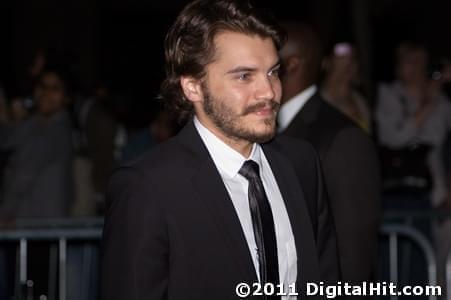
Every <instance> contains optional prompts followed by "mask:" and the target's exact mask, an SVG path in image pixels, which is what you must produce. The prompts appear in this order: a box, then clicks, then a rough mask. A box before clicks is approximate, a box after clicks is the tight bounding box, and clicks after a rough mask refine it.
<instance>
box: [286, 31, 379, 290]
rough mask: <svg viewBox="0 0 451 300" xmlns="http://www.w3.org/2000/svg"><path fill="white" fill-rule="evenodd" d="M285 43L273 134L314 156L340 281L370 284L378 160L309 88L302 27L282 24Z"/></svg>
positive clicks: (316, 55)
mask: <svg viewBox="0 0 451 300" xmlns="http://www.w3.org/2000/svg"><path fill="white" fill-rule="evenodd" d="M284 27H285V29H286V31H287V35H288V41H287V43H286V44H285V45H284V47H283V48H282V50H281V51H280V54H281V58H282V61H283V64H284V70H285V72H284V75H283V78H282V86H283V98H282V108H281V110H280V112H279V116H278V121H279V128H278V130H279V132H281V133H283V134H284V135H288V136H292V137H296V138H304V139H307V140H308V141H310V142H311V143H312V144H313V146H314V147H315V149H316V150H317V151H318V153H319V155H320V160H321V164H322V168H323V173H324V178H325V183H326V188H327V191H328V194H329V199H330V205H331V210H332V216H333V218H334V221H335V227H336V232H337V241H338V253H339V260H340V268H341V274H342V280H343V281H347V282H361V281H365V280H369V279H371V275H372V271H373V265H374V263H375V251H376V239H377V230H378V225H379V217H380V208H379V181H380V180H379V170H378V159H377V154H376V151H375V147H374V146H373V143H372V141H371V140H370V138H369V137H368V136H367V135H366V134H365V133H364V132H363V131H362V130H360V129H359V128H358V127H357V126H356V125H355V124H354V123H353V122H351V120H350V119H348V118H347V117H346V116H345V115H343V114H342V113H341V112H339V111H338V110H336V109H335V108H334V107H332V106H331V105H329V104H328V103H326V102H325V100H324V99H323V98H322V96H321V94H320V93H319V91H318V88H317V86H316V85H315V82H316V81H317V79H318V74H319V72H320V68H321V60H322V55H321V52H322V51H321V43H320V40H319V37H318V35H317V34H316V33H315V31H314V30H313V29H312V28H311V27H310V26H308V25H305V24H297V23H287V24H284Z"/></svg>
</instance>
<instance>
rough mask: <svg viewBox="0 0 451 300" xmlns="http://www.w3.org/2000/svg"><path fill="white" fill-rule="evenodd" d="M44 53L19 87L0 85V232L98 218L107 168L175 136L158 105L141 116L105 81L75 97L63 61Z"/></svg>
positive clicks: (125, 96)
mask: <svg viewBox="0 0 451 300" xmlns="http://www.w3.org/2000/svg"><path fill="white" fill-rule="evenodd" d="M49 53H51V52H46V51H38V52H37V53H36V56H35V59H34V61H33V63H32V65H31V66H30V67H29V69H28V74H26V75H27V76H24V82H21V83H19V84H17V86H19V87H20V88H14V89H9V88H8V87H6V86H1V85H0V178H1V185H0V187H1V193H0V222H1V224H2V226H13V225H14V221H15V220H16V219H17V218H26V217H32V218H37V217H47V218H49V217H55V218H59V217H68V216H96V215H102V214H103V198H104V192H105V190H106V185H107V182H108V178H109V176H110V173H111V171H112V170H113V169H114V167H115V166H117V165H119V164H122V163H124V162H127V161H129V160H133V159H134V158H135V157H137V156H139V155H140V154H141V153H142V152H144V151H146V150H147V149H149V148H151V147H152V146H154V145H155V144H157V143H159V142H162V141H164V140H166V139H168V138H169V137H171V136H172V135H174V134H175V133H176V132H177V130H178V125H177V124H176V123H175V122H174V120H173V118H172V116H171V115H170V114H169V113H168V112H166V111H165V110H164V109H163V106H162V105H160V103H158V101H153V102H154V103H150V105H147V106H145V107H148V108H150V109H149V110H151V111H148V112H142V111H141V112H140V111H138V110H137V109H135V107H134V106H136V105H135V103H136V101H133V99H132V97H133V96H132V95H131V94H130V93H126V92H124V91H118V90H117V89H116V88H115V87H114V85H113V84H112V83H111V82H110V81H108V80H103V81H99V82H98V83H97V84H96V86H95V87H94V88H93V89H92V91H90V93H83V92H81V91H80V90H78V89H77V84H76V80H75V79H74V78H75V77H74V74H73V73H72V72H71V71H70V68H68V67H67V65H66V64H65V63H64V60H61V59H54V58H53V57H51V56H50V55H49ZM143 100H145V101H149V102H150V101H152V99H143Z"/></svg>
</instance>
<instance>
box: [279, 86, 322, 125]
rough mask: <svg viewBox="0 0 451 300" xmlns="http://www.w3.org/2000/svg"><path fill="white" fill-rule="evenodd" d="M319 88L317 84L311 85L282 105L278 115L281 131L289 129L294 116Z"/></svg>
mask: <svg viewBox="0 0 451 300" xmlns="http://www.w3.org/2000/svg"><path fill="white" fill-rule="evenodd" d="M317 90H318V88H317V87H316V85H311V86H309V87H308V88H306V89H305V90H303V91H302V92H300V93H299V94H297V95H296V96H294V97H293V98H291V99H290V100H288V101H287V102H285V104H283V105H282V107H281V108H280V110H279V115H278V117H277V121H278V125H279V126H278V128H277V130H278V131H279V132H282V131H284V130H285V129H287V127H288V125H290V123H291V121H293V119H294V117H295V116H296V115H297V114H298V112H299V111H300V110H301V109H302V107H304V105H305V103H306V102H307V100H308V99H310V97H312V96H313V95H314V94H315V93H316V91H317Z"/></svg>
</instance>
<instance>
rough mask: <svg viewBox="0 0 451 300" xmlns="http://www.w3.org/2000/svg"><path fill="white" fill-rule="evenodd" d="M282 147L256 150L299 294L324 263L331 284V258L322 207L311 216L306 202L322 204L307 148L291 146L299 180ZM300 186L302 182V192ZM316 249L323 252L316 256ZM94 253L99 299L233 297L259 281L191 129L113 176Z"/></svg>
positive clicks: (211, 164) (313, 158) (274, 145)
mask: <svg viewBox="0 0 451 300" xmlns="http://www.w3.org/2000/svg"><path fill="white" fill-rule="evenodd" d="M284 143H286V142H282V143H278V142H276V141H275V142H272V143H271V144H268V145H264V146H263V151H264V153H265V156H266V157H267V159H268V161H269V163H270V165H271V168H272V171H273V173H274V175H275V178H276V180H277V183H278V185H279V188H280V191H281V193H282V196H283V199H284V201H285V205H286V208H287V211H288V216H289V219H290V222H291V226H292V230H293V234H294V238H295V244H296V248H297V257H298V266H297V267H298V280H297V284H298V286H299V287H301V288H302V289H303V288H304V287H305V283H306V282H309V281H315V282H317V281H318V280H320V278H321V275H320V263H319V261H320V260H322V261H324V262H325V265H326V266H325V267H323V268H322V270H326V269H327V268H328V267H331V269H330V270H329V271H330V272H331V273H330V275H329V276H334V273H333V272H334V271H335V270H334V269H333V268H334V261H335V262H336V256H335V257H334V255H336V252H335V253H334V247H335V245H334V244H333V242H334V240H333V239H330V237H329V236H328V235H330V234H332V232H331V230H332V228H331V226H330V225H331V224H330V222H329V219H328V217H327V211H324V206H322V205H316V208H314V209H317V212H316V213H313V212H311V211H310V213H309V211H308V210H309V208H308V206H307V204H306V201H310V202H312V203H323V200H321V199H318V198H319V197H323V194H322V193H321V192H320V191H321V190H322V187H321V182H320V172H319V170H318V164H317V159H316V153H315V152H314V149H313V147H312V146H311V145H309V144H308V143H306V142H299V143H298V144H297V146H296V147H298V148H299V151H300V152H301V153H303V157H304V159H303V161H302V163H303V164H304V165H303V170H304V171H303V172H301V173H299V174H300V176H301V177H303V178H299V179H298V177H296V175H295V171H294V170H293V167H292V164H291V162H289V161H288V160H287V159H286V158H285V157H284V156H283V155H282V154H281V153H282V151H283V144H284ZM299 180H300V181H301V182H302V181H304V182H305V186H303V187H302V188H301V186H300V185H299ZM309 199H310V200H309ZM310 207H312V206H310ZM310 215H313V218H312V219H313V220H312V219H311V218H310ZM322 222H324V224H320V223H322ZM313 224H314V225H313ZM328 243H329V245H328ZM317 245H320V246H319V247H324V248H325V249H327V250H324V249H322V250H321V251H322V252H320V253H319V252H318V248H317ZM331 249H332V250H331ZM328 251H331V252H328ZM318 253H319V254H318ZM329 253H332V254H331V256H330V257H319V256H326V255H329ZM102 255H103V258H102V280H101V292H102V297H103V298H102V299H105V300H115V299H121V300H125V299H127V300H142V299H148V300H153V299H155V300H157V299H171V300H172V299H177V300H178V299H183V300H189V299H215V300H221V299H238V297H237V296H236V294H235V287H236V284H238V283H239V282H247V283H253V282H257V276H256V273H255V268H254V265H253V262H252V258H251V255H250V253H249V249H248V245H247V242H246V239H245V237H244V234H243V232H242V229H241V225H240V222H239V219H238V216H237V214H236V212H235V209H234V207H233V204H232V201H231V200H230V198H229V195H228V192H227V190H226V188H225V186H224V183H223V181H222V179H221V177H220V175H219V173H218V171H217V169H216V166H215V164H214V162H213V160H212V159H211V157H210V156H209V153H208V150H207V149H206V147H205V145H204V144H203V142H202V140H201V138H200V136H199V135H198V133H197V131H196V129H195V127H194V125H193V123H189V124H188V125H187V126H186V127H185V128H184V129H183V130H182V131H181V133H179V134H178V135H177V136H176V137H175V138H173V139H171V140H169V141H168V142H166V143H163V144H161V145H160V146H157V147H156V148H155V149H153V150H151V151H150V152H149V153H147V154H146V155H144V156H143V157H142V158H140V159H139V160H138V161H136V162H133V163H131V164H130V165H128V166H125V167H121V168H120V169H119V170H117V171H116V172H115V174H114V175H113V177H112V179H111V183H110V187H109V191H108V195H107V211H106V220H105V227H104V233H103V253H102ZM335 267H336V266H335Z"/></svg>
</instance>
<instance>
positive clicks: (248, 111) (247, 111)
mask: <svg viewBox="0 0 451 300" xmlns="http://www.w3.org/2000/svg"><path fill="white" fill-rule="evenodd" d="M265 107H270V108H271V110H272V111H273V112H277V111H279V108H280V103H279V102H276V101H274V100H269V101H265V102H259V103H256V104H253V105H249V106H248V107H246V108H245V109H244V111H243V115H248V114H251V113H254V112H256V111H259V110H261V109H262V108H265Z"/></svg>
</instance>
